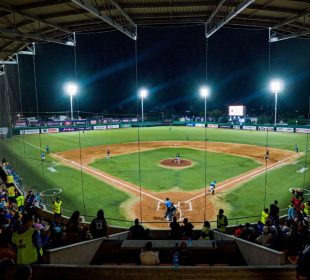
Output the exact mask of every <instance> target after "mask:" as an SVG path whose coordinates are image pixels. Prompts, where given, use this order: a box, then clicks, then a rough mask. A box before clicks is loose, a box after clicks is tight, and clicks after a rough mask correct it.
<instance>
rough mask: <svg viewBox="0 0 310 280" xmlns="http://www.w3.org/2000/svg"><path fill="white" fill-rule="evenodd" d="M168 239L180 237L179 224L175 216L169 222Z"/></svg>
mask: <svg viewBox="0 0 310 280" xmlns="http://www.w3.org/2000/svg"><path fill="white" fill-rule="evenodd" d="M170 229H171V230H170V232H169V236H170V239H175V240H178V239H180V238H181V226H180V224H179V223H178V222H177V217H173V219H172V222H171V223H170Z"/></svg>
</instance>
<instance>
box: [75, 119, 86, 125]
mask: <svg viewBox="0 0 310 280" xmlns="http://www.w3.org/2000/svg"><path fill="white" fill-rule="evenodd" d="M74 123H75V125H81V124H82V125H83V124H86V120H85V121H84V120H83V121H82V120H81V121H74Z"/></svg>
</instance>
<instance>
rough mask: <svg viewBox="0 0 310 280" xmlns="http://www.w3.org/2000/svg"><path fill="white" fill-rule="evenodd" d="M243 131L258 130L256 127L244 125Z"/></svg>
mask: <svg viewBox="0 0 310 280" xmlns="http://www.w3.org/2000/svg"><path fill="white" fill-rule="evenodd" d="M242 129H244V130H256V126H255V125H243V126H242Z"/></svg>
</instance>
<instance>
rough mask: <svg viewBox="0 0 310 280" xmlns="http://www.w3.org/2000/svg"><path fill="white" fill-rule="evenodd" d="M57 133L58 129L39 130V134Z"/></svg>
mask: <svg viewBox="0 0 310 280" xmlns="http://www.w3.org/2000/svg"><path fill="white" fill-rule="evenodd" d="M58 132H59V128H42V129H41V133H43V134H45V133H58Z"/></svg>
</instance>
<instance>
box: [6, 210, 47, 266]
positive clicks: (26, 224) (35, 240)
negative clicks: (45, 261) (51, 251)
mask: <svg viewBox="0 0 310 280" xmlns="http://www.w3.org/2000/svg"><path fill="white" fill-rule="evenodd" d="M22 221H23V225H22V227H20V229H19V231H18V232H14V233H13V236H12V242H13V244H15V246H16V249H17V264H31V263H38V262H39V260H40V258H41V256H42V248H41V242H40V240H41V239H40V232H39V231H38V230H37V229H34V228H32V227H31V226H32V224H33V217H32V215H30V214H26V215H24V216H23V220H22Z"/></svg>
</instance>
